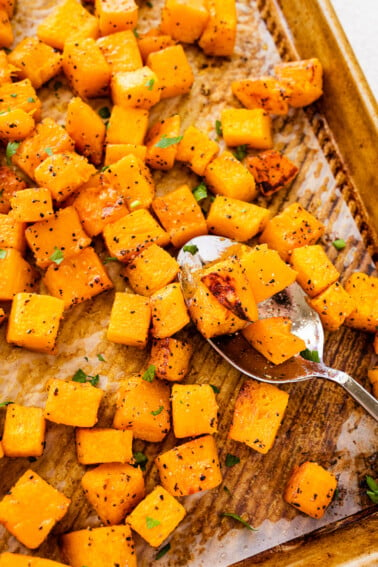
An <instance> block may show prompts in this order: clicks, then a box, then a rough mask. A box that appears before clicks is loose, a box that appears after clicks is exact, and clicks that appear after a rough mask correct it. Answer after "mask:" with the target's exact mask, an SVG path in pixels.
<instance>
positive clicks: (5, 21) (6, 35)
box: [0, 7, 14, 47]
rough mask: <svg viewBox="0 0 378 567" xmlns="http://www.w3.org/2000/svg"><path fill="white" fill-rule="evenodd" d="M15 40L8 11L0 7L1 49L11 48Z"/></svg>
mask: <svg viewBox="0 0 378 567" xmlns="http://www.w3.org/2000/svg"><path fill="white" fill-rule="evenodd" d="M13 39H14V36H13V29H12V24H11V22H10V19H9V16H8V14H7V11H6V10H4V8H2V7H0V47H10V46H11V45H12V43H13Z"/></svg>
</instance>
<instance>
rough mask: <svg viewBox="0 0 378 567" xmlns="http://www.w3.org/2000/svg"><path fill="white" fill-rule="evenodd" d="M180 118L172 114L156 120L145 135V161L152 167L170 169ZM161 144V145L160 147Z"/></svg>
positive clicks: (163, 169) (174, 152)
mask: <svg viewBox="0 0 378 567" xmlns="http://www.w3.org/2000/svg"><path fill="white" fill-rule="evenodd" d="M180 124H181V118H180V116H179V114H174V115H173V116H170V117H169V118H166V119H164V120H161V121H160V122H156V124H154V125H153V126H152V128H150V129H149V131H148V132H147V136H146V141H145V142H146V146H147V153H146V163H147V165H149V166H150V167H152V168H153V169H161V170H162V171H168V170H169V169H172V167H173V165H174V163H175V159H176V154H177V143H175V141H176V140H177V139H179V134H180ZM162 146H163V147H162Z"/></svg>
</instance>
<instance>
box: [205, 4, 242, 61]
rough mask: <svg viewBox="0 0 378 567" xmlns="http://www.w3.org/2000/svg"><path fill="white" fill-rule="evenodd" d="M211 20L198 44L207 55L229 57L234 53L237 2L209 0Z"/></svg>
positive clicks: (208, 7)
mask: <svg viewBox="0 0 378 567" xmlns="http://www.w3.org/2000/svg"><path fill="white" fill-rule="evenodd" d="M207 9H208V10H209V12H210V18H209V20H208V22H207V24H206V26H205V29H204V31H203V33H202V35H201V37H200V40H199V42H198V44H199V46H200V47H201V49H202V50H203V51H204V52H205V53H206V55H218V56H221V57H227V56H228V55H232V54H233V52H234V46H235V39H236V24H237V14H236V5H235V0H208V2H207Z"/></svg>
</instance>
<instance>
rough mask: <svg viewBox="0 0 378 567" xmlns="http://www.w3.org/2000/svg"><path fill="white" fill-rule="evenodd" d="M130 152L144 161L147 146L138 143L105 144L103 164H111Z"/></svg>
mask: <svg viewBox="0 0 378 567" xmlns="http://www.w3.org/2000/svg"><path fill="white" fill-rule="evenodd" d="M130 154H132V155H133V156H135V157H137V158H139V159H140V160H141V161H145V159H146V154H147V148H146V146H141V145H139V144H107V145H106V148H105V161H104V164H105V165H112V164H113V163H116V161H119V160H121V159H122V158H124V157H126V156H128V155H130Z"/></svg>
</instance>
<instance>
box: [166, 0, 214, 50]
mask: <svg viewBox="0 0 378 567" xmlns="http://www.w3.org/2000/svg"><path fill="white" fill-rule="evenodd" d="M208 19H209V12H208V10H207V4H206V2H205V0H166V2H165V5H164V7H163V9H162V13H161V24H160V28H161V31H162V32H163V33H165V34H167V35H170V36H171V37H172V38H173V39H176V40H177V41H182V42H183V43H194V42H195V41H196V40H197V39H198V38H199V37H200V35H201V34H202V32H203V30H204V29H205V26H206V24H207V22H208Z"/></svg>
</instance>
